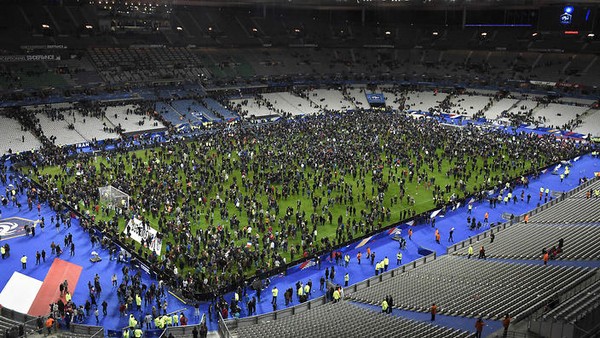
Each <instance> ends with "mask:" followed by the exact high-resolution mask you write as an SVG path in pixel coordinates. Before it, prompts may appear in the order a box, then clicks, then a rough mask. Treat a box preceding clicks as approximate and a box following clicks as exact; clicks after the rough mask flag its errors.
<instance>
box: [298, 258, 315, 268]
mask: <svg viewBox="0 0 600 338" xmlns="http://www.w3.org/2000/svg"><path fill="white" fill-rule="evenodd" d="M315 264H316V263H315V261H313V260H312V259H311V260H308V261H306V262H304V263H302V264H300V270H304V269H306V268H310V267H311V266H315Z"/></svg>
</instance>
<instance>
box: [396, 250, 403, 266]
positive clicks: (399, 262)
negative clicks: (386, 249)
mask: <svg viewBox="0 0 600 338" xmlns="http://www.w3.org/2000/svg"><path fill="white" fill-rule="evenodd" d="M400 264H402V252H401V251H398V253H397V254H396V265H400Z"/></svg>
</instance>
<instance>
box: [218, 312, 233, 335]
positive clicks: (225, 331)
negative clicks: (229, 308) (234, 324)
mask: <svg viewBox="0 0 600 338" xmlns="http://www.w3.org/2000/svg"><path fill="white" fill-rule="evenodd" d="M217 312H218V313H219V318H218V322H219V323H218V324H219V330H218V332H219V336H221V337H223V338H231V332H230V331H229V328H228V327H227V323H225V320H224V319H223V315H221V311H217Z"/></svg>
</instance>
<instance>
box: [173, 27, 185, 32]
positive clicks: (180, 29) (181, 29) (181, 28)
mask: <svg viewBox="0 0 600 338" xmlns="http://www.w3.org/2000/svg"><path fill="white" fill-rule="evenodd" d="M175 29H177V30H178V31H180V32H181V31H183V27H181V26H177V28H175Z"/></svg>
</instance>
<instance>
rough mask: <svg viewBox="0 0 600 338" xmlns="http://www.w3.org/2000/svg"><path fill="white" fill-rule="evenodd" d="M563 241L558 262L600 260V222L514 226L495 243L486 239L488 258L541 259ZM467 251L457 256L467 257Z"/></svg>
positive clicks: (519, 224)
mask: <svg viewBox="0 0 600 338" xmlns="http://www.w3.org/2000/svg"><path fill="white" fill-rule="evenodd" d="M560 238H562V239H563V240H564V243H565V244H564V247H563V249H562V253H560V254H559V255H558V256H557V257H556V259H560V260H588V259H598V258H600V246H598V245H597V243H599V242H600V221H599V222H598V223H596V224H536V223H531V222H529V223H528V224H525V223H518V224H514V225H512V226H510V227H508V228H506V229H505V230H502V231H500V232H498V233H496V237H495V239H494V242H493V243H489V241H488V240H487V239H486V241H485V243H481V242H480V243H479V244H481V245H484V246H485V254H486V256H487V257H488V258H502V259H541V258H542V249H546V250H550V248H552V247H553V246H554V247H555V246H557V245H558V240H559V239H560ZM467 251H468V250H467V248H466V247H465V248H464V249H462V250H459V251H457V252H456V253H455V254H456V255H461V256H467V255H468V252H467Z"/></svg>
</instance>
